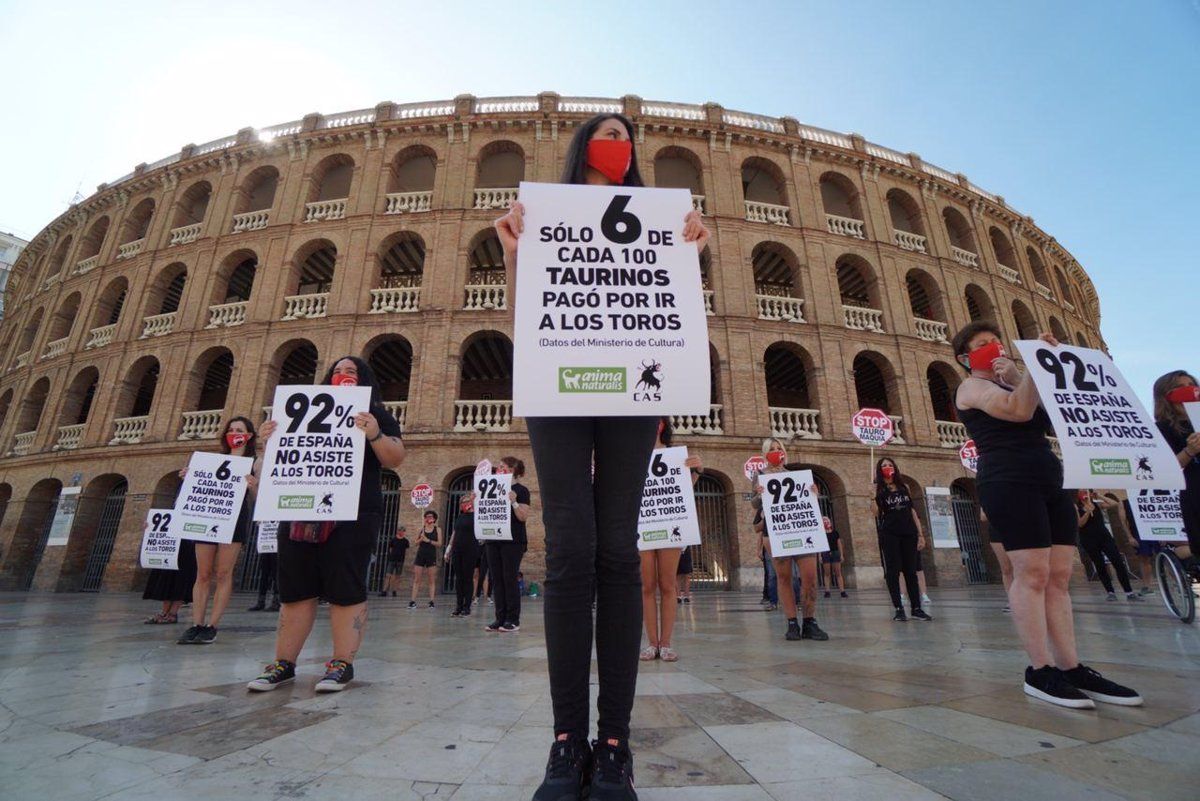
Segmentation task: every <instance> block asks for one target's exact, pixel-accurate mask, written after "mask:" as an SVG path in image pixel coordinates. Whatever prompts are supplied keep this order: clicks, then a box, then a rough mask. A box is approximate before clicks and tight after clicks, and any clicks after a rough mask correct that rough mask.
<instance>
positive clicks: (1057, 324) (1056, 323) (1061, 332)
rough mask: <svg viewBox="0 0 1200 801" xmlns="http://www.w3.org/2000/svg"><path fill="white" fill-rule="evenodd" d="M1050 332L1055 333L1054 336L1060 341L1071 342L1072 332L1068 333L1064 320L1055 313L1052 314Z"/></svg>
mask: <svg viewBox="0 0 1200 801" xmlns="http://www.w3.org/2000/svg"><path fill="white" fill-rule="evenodd" d="M1050 333H1051V334H1054V338H1055V339H1057V340H1058V341H1059V342H1064V343H1067V344H1070V342H1071V334H1070V333H1068V331H1067V327H1066V326H1065V325H1063V324H1062V321H1061V320H1059V319H1058V318H1057V317H1055V316H1054V315H1051V316H1050Z"/></svg>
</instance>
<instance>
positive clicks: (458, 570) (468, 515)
mask: <svg viewBox="0 0 1200 801" xmlns="http://www.w3.org/2000/svg"><path fill="white" fill-rule="evenodd" d="M446 561H448V562H449V563H450V564H451V565H452V566H453V568H454V590H455V593H456V594H457V596H458V603H457V604H456V605H455V607H454V611H453V612H451V613H450V616H451V617H469V616H470V614H471V599H472V597H474V595H475V575H474V573H475V563H476V562H477V561H479V541H478V540H476V539H475V499H474V498H473V497H472V496H471V495H470V494H467V495H464V496H463V497H462V500H460V501H459V502H458V517H456V518H454V527H453V529H452V530H451V532H450V541H449V542H447V543H446Z"/></svg>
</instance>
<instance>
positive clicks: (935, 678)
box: [879, 666, 1012, 698]
mask: <svg viewBox="0 0 1200 801" xmlns="http://www.w3.org/2000/svg"><path fill="white" fill-rule="evenodd" d="M927 670H928V668H927V667H925V666H922V667H918V668H914V669H912V670H906V671H904V672H895V673H884V674H882V675H880V676H879V678H880V679H883V680H885V681H893V680H894V681H903V682H904V683H906V684H914V685H922V686H926V687H935V688H938V689H940V690H944V691H946V692H947V693H950V694H951V695H953V696H954V697H957V698H964V697H967V696H971V695H986V694H990V693H995V692H1001V691H1003V690H1006V689H1008V688H1009V687H1012V681H1009V680H1006V681H1000V680H996V679H986V678H983V677H981V676H979V675H977V674H976V673H975V671H973V670H967V671H964V670H962V669H959V670H954V671H949V672H946V673H942V674H933V673H929V672H927Z"/></svg>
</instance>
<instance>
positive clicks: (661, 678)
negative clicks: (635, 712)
mask: <svg viewBox="0 0 1200 801" xmlns="http://www.w3.org/2000/svg"><path fill="white" fill-rule="evenodd" d="M721 692H723V690H722V689H721V688H720V687H714V686H713V685H711V684H709V683H708V682H706V681H701V680H700V679H697V678H695V677H694V676H689V675H688V674H686V673H682V672H670V673H665V672H664V673H657V674H655V673H646V672H642V673H639V674H638V682H637V694H638V695H639V696H641V695H685V694H693V693H721Z"/></svg>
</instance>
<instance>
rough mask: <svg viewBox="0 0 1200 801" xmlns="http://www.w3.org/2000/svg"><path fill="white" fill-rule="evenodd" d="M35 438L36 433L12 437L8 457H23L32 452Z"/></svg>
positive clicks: (30, 432) (29, 432)
mask: <svg viewBox="0 0 1200 801" xmlns="http://www.w3.org/2000/svg"><path fill="white" fill-rule="evenodd" d="M36 437H37V431H26V432H25V433H23V434H17V435H16V436H15V437H13V446H12V450H11V451H9V455H10V456H25V455H26V454H28V453H29V452H30V451H32V450H33V440H34V438H36Z"/></svg>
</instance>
